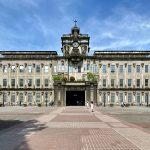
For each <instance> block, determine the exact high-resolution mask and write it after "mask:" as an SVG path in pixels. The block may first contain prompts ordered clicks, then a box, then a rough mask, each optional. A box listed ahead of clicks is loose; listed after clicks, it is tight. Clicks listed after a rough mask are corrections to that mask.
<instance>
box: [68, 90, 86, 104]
mask: <svg viewBox="0 0 150 150" xmlns="http://www.w3.org/2000/svg"><path fill="white" fill-rule="evenodd" d="M66 106H85V91H66Z"/></svg>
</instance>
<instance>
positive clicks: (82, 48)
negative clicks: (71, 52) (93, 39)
mask: <svg viewBox="0 0 150 150" xmlns="http://www.w3.org/2000/svg"><path fill="white" fill-rule="evenodd" d="M81 52H82V54H83V55H86V53H87V46H86V45H83V46H81Z"/></svg>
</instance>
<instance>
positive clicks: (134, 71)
mask: <svg viewBox="0 0 150 150" xmlns="http://www.w3.org/2000/svg"><path fill="white" fill-rule="evenodd" d="M135 66H136V64H135V63H134V64H133V75H134V77H135V78H133V88H135V85H136V67H135Z"/></svg>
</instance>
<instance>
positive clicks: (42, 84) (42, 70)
mask: <svg viewBox="0 0 150 150" xmlns="http://www.w3.org/2000/svg"><path fill="white" fill-rule="evenodd" d="M43 67H44V64H43V63H42V64H41V72H40V74H41V79H42V80H41V86H40V87H42V88H43V87H44V81H43V80H44V79H43V72H44V69H43Z"/></svg>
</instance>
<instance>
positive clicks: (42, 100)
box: [41, 92, 44, 104]
mask: <svg viewBox="0 0 150 150" xmlns="http://www.w3.org/2000/svg"><path fill="white" fill-rule="evenodd" d="M41 96H42V98H41V104H44V92H42V93H41Z"/></svg>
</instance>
